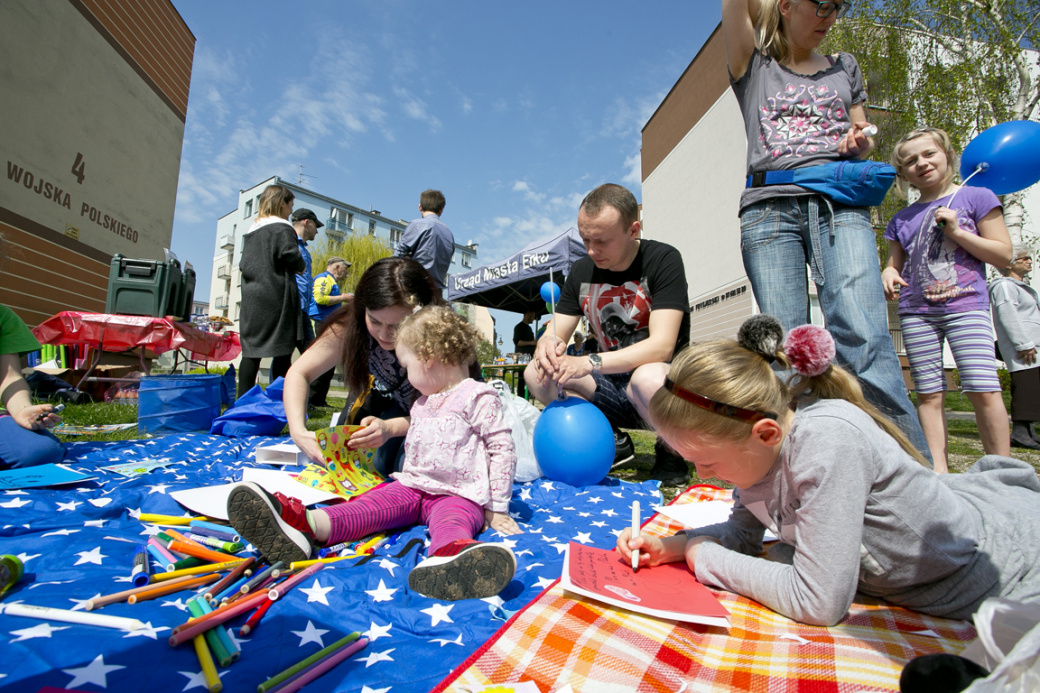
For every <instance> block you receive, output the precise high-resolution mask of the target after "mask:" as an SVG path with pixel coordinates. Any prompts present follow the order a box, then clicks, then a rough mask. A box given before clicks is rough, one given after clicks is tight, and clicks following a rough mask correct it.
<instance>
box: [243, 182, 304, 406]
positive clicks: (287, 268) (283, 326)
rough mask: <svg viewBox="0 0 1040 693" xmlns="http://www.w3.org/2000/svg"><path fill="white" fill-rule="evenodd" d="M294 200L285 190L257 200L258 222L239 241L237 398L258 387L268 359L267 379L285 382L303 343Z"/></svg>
mask: <svg viewBox="0 0 1040 693" xmlns="http://www.w3.org/2000/svg"><path fill="white" fill-rule="evenodd" d="M294 199H295V196H294V195H293V193H292V191H291V190H289V188H287V187H285V186H283V185H269V186H267V187H266V188H264V191H263V192H262V193H261V194H260V202H259V204H258V205H257V217H256V222H255V223H254V224H253V225H252V226H251V227H250V228H249V231H247V232H246V234H245V236H244V237H243V239H242V259H241V260H240V261H239V267H240V268H241V269H242V316H241V321H242V324H241V328H242V331H241V338H242V362H241V363H240V364H239V371H238V396H239V397H241V396H242V395H244V394H245V393H246V392H247V391H248V390H249V389H250V388H251V387H253V385H255V384H256V375H257V373H258V372H259V370H260V360H261V359H264V358H268V357H270V358H271V373H270V379H271V381H272V382H273V381H274V379H275V378H278V377H279V376H284V375H285V373H286V371H288V370H289V364H290V363H292V353H293V349H295V348H296V344H297V342H298V341H300V340H302V338H303V321H302V319H301V315H300V294H299V289H297V288H296V273H297V272H302V271H303V269H304V266H305V265H304V262H303V256H302V255H301V254H300V249H299V247H298V245H297V243H296V231H295V230H294V229H293V226H292V224H290V223H289V215H290V214H292V210H293V200H294Z"/></svg>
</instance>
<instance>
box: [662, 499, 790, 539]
mask: <svg viewBox="0 0 1040 693" xmlns="http://www.w3.org/2000/svg"><path fill="white" fill-rule="evenodd" d="M654 510H656V511H657V512H659V513H661V514H662V515H665V516H667V517H670V518H672V519H673V520H675V521H676V522H681V523H682V524H684V525H685V526H686V527H688V528H689V529H697V528H698V527H707V526H708V525H716V524H719V523H720V522H725V521H726V520H728V519H729V515H730V513H731V512H733V504H732V503H727V502H726V501H721V500H714V501H703V502H701V503H687V504H685V505H659V506H657V507H656V508H654ZM776 540H777V538H776V535H775V534H773V533H772V532H770V531H769V530H768V529H767V530H766V534H765V537H763V541H776Z"/></svg>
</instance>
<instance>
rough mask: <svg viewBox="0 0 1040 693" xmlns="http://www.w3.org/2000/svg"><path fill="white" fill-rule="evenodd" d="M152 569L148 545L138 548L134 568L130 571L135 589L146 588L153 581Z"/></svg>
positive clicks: (135, 553)
mask: <svg viewBox="0 0 1040 693" xmlns="http://www.w3.org/2000/svg"><path fill="white" fill-rule="evenodd" d="M150 567H151V566H150V565H149V562H148V547H147V546H146V545H141V546H138V547H137V551H135V552H134V563H133V568H132V569H131V571H130V581H131V582H132V583H134V587H144V586H145V585H147V584H148V581H149V580H150V579H151V578H150V577H149V573H150V572H151V571H150V570H149V568H150Z"/></svg>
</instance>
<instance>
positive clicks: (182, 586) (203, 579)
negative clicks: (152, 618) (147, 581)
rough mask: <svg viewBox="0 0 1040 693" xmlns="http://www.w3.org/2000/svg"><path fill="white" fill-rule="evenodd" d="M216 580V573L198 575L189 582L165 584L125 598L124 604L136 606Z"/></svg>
mask: <svg viewBox="0 0 1040 693" xmlns="http://www.w3.org/2000/svg"><path fill="white" fill-rule="evenodd" d="M216 579H217V575H216V573H212V574H210V575H200V576H199V577H194V578H192V579H190V580H185V581H184V582H174V583H169V582H166V583H163V584H161V585H155V586H153V587H152V588H151V589H148V590H143V591H141V592H137V593H135V594H131V595H130V596H129V597H127V598H126V603H127V604H136V603H137V602H145V601H148V600H149V599H155V598H156V597H162V596H165V595H167V594H170V593H171V592H180V591H181V590H189V589H194V588H195V587H201V586H202V585H208V584H209V583H211V582H215V581H216Z"/></svg>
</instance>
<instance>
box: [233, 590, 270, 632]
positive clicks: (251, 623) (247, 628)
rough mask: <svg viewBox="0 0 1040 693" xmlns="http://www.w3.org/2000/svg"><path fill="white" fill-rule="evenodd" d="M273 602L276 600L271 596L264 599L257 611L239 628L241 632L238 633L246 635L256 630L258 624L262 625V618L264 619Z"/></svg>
mask: <svg viewBox="0 0 1040 693" xmlns="http://www.w3.org/2000/svg"><path fill="white" fill-rule="evenodd" d="M272 604H274V602H273V601H271V598H270V597H268V598H267V600H266V601H264V602H263V603H262V604H261V605H260V607H259V608H258V609H257V610H256V611H254V612H253V614H252V615H251V616H250V617H249V619H248V620H247V621H246V622H245V625H243V626H242V627H241V628H240V629H239V633H238V634H239V635H240V636H246V635H249V634H250V633H251V632H253V631H254V630H256V627H257V626H258V625H260V619H262V618H263V617H264V614H266V613H267V610H268V609H270V608H271V605H272Z"/></svg>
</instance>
